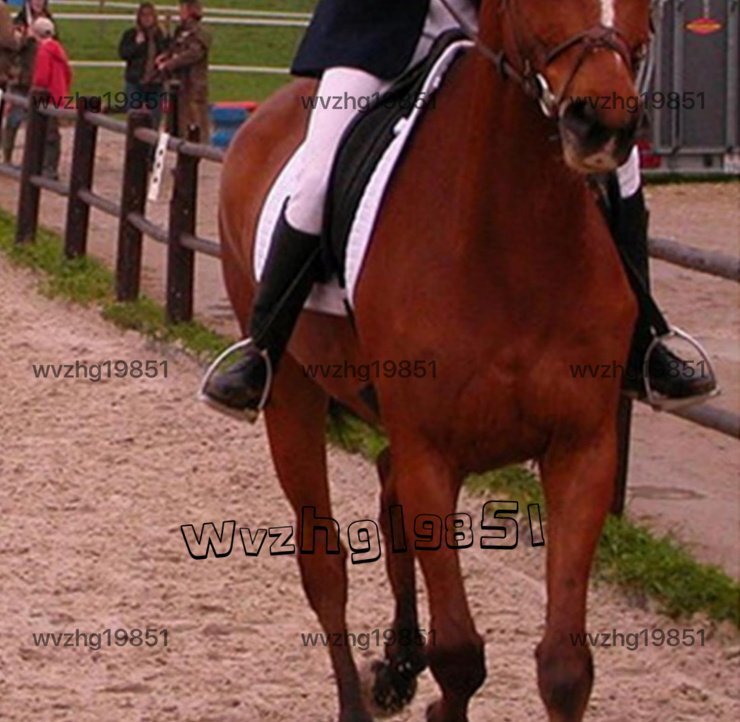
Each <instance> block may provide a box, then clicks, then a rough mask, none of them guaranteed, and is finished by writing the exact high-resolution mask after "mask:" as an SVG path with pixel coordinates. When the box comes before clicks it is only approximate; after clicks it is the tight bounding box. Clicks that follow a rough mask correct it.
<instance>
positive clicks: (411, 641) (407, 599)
mask: <svg viewBox="0 0 740 722" xmlns="http://www.w3.org/2000/svg"><path fill="white" fill-rule="evenodd" d="M377 468H378V476H379V477H380V481H381V485H382V492H381V499H380V501H381V511H380V527H381V529H382V530H383V540H384V542H385V561H386V570H387V572H388V578H389V579H390V583H391V588H392V589H393V597H394V599H395V602H396V609H395V618H394V620H393V626H392V627H391V629H390V630H389V631H390V635H389V637H386V639H387V643H386V646H385V660H383V661H375V662H373V663H372V665H371V667H370V669H369V680H368V698H369V702H370V706H371V711H374V712H375V713H376V714H379V715H387V714H395V713H396V712H400V711H401V710H402V709H403V708H404V707H405V706H406V705H408V704H409V703H410V702H411V700H412V699H413V698H414V694H416V678H417V677H418V675H419V674H420V673H421V672H422V671H423V670H424V669H425V668H426V666H427V661H426V655H425V654H424V648H423V641H422V637H421V634H420V632H419V615H418V611H417V606H416V571H415V568H414V552H413V546H409V545H408V544H407V545H406V551H400V550H399V549H397V548H395V543H398V541H399V540H398V538H397V537H398V536H400V535H399V533H398V532H399V530H398V529H396V531H395V534H394V531H393V530H392V528H391V527H392V525H393V524H396V525H398V523H399V522H400V520H401V518H402V517H401V515H400V514H398V513H395V514H394V518H395V521H394V518H392V517H391V510H392V509H394V507H395V512H398V511H399V510H400V509H401V508H402V507H401V504H400V501H399V499H398V495H397V492H396V487H395V484H394V482H393V477H392V476H391V453H390V449H389V448H386V449H385V450H384V451H383V452H382V453H381V455H380V456H379V457H378V461H377ZM394 542H395V543H394ZM384 637H385V634H384Z"/></svg>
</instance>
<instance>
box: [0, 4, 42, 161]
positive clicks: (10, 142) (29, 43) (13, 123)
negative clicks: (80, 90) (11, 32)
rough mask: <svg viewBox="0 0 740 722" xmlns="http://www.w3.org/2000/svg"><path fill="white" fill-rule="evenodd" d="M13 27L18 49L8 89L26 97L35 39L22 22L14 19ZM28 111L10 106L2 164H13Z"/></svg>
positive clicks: (30, 77) (29, 86)
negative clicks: (18, 137) (17, 142)
mask: <svg viewBox="0 0 740 722" xmlns="http://www.w3.org/2000/svg"><path fill="white" fill-rule="evenodd" d="M15 27H16V29H17V32H18V36H19V39H20V49H19V50H18V53H17V54H16V59H15V60H16V62H15V67H14V69H13V73H12V76H11V80H10V82H9V83H8V85H9V88H10V89H11V90H13V92H15V93H17V94H19V95H28V92H29V91H30V90H31V81H32V80H33V65H34V61H35V59H36V45H37V43H36V38H34V37H33V35H32V34H31V33H30V32H28V26H27V25H26V24H25V22H24V21H21V20H19V18H18V17H16V19H15ZM27 115H28V111H27V110H26V109H25V108H24V107H22V106H20V105H15V104H11V105H10V110H8V113H7V115H6V119H5V130H4V132H3V162H4V163H8V164H10V163H12V162H13V150H14V149H15V139H16V136H17V135H18V130H19V129H20V127H21V125H23V122H24V121H25V119H26V116H27Z"/></svg>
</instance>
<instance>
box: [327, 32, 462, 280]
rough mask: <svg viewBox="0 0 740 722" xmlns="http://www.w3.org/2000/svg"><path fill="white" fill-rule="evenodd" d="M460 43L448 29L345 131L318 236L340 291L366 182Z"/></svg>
mask: <svg viewBox="0 0 740 722" xmlns="http://www.w3.org/2000/svg"><path fill="white" fill-rule="evenodd" d="M466 39H467V38H466V36H465V34H464V33H463V32H462V31H460V30H448V31H447V32H445V33H443V34H442V35H440V37H439V38H438V39H437V40H436V42H435V43H434V45H433V46H432V49H431V50H430V52H429V55H427V57H426V58H425V59H424V60H422V61H421V62H420V63H418V64H417V65H415V66H414V67H412V68H410V69H409V70H408V71H407V72H406V73H405V74H404V75H402V76H401V77H400V78H399V79H398V80H397V81H396V82H395V83H394V84H393V86H391V88H390V89H389V90H388V91H386V92H385V93H384V94H383V95H381V96H380V97H379V98H378V99H377V100H376V101H375V102H374V103H373V104H371V105H370V106H369V107H368V108H367V109H366V110H364V111H362V112H361V113H360V114H359V115H358V116H357V118H355V120H354V121H353V122H352V123H351V124H350V126H349V127H348V128H347V130H346V132H345V134H344V136H343V138H342V141H341V144H340V147H339V150H338V151H337V156H336V159H335V163H334V168H333V170H332V174H331V178H330V181H329V191H328V193H327V198H326V206H325V209H326V212H325V214H324V219H325V221H324V224H325V225H324V230H323V233H322V244H323V251H324V253H323V257H324V263H325V266H326V270H327V272H328V275H329V276H336V277H337V278H338V279H339V283H340V285H341V286H342V287H344V286H345V283H346V279H345V270H344V269H345V261H346V255H347V244H348V241H349V238H350V233H351V231H352V226H353V224H354V222H355V218H356V216H357V210H358V207H359V205H360V202H361V201H362V198H363V195H364V194H365V191H366V189H367V187H368V185H369V183H370V179H371V177H372V175H373V173H374V172H375V170H376V169H377V168H378V165H379V164H380V162H381V160H382V158H383V156H384V155H385V153H386V151H387V150H388V148H389V146H390V145H391V143H393V141H394V140H395V138H396V137H397V134H398V133H397V129H398V126H399V122H401V121H403V120H405V119H408V118H409V116H410V115H411V114H412V112H413V111H414V110H416V109H418V110H420V111H422V112H423V111H425V110H426V109H427V107H433V103H434V96H433V93H429V92H427V91H425V90H424V88H425V85H426V81H427V79H428V78H429V77H430V75H431V73H432V72H433V70H434V68H435V67H436V66H437V63H438V61H439V59H440V58H441V57H442V55H444V53H445V51H446V50H447V49H448V48H449V47H450V46H451V45H453V44H454V43H458V42H460V41H461V40H466ZM435 89H436V88H435ZM400 160H401V159H400V158H399V159H398V160H397V162H400Z"/></svg>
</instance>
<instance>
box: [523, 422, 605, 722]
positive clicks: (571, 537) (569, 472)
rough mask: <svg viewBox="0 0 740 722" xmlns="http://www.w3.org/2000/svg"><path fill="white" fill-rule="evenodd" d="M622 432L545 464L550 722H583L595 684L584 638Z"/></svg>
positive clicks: (544, 648)
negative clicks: (593, 571) (590, 583)
mask: <svg viewBox="0 0 740 722" xmlns="http://www.w3.org/2000/svg"><path fill="white" fill-rule="evenodd" d="M615 473H616V429H615V424H613V423H609V424H607V425H605V427H604V428H603V429H602V430H601V432H599V433H597V436H596V438H589V439H587V440H584V441H583V443H580V444H579V446H578V447H577V448H576V447H574V446H573V444H572V442H571V443H569V444H567V445H562V446H558V445H557V444H555V445H553V447H551V450H550V451H549V452H548V454H547V456H546V457H545V459H543V463H542V481H543V485H544V488H545V497H546V500H547V513H548V525H547V529H548V533H547V542H546V548H547V624H546V629H545V634H544V637H543V638H542V641H541V642H540V644H539V645H538V647H537V653H536V657H537V674H538V681H539V688H540V695H541V697H542V701H543V702H544V704H545V707H546V708H547V712H548V714H549V716H550V720H551V722H579V721H580V720H581V719H582V718H583V715H584V713H585V711H586V706H587V705H588V699H589V696H590V694H591V687H592V685H593V678H594V672H593V661H592V657H591V650H590V649H589V648H588V646H587V645H585V644H583V643H582V642H579V641H578V640H579V639H580V640H582V639H583V637H581V636H580V635H582V634H583V633H584V632H585V623H586V596H587V593H588V579H589V573H590V571H591V562H592V560H593V555H594V551H595V549H596V545H597V543H598V541H599V536H600V535H601V530H602V527H603V525H604V519H605V518H606V514H607V511H608V509H609V505H610V502H611V499H612V489H613V484H614V478H615Z"/></svg>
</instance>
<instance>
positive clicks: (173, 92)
mask: <svg viewBox="0 0 740 722" xmlns="http://www.w3.org/2000/svg"><path fill="white" fill-rule="evenodd" d="M165 127H166V128H167V132H168V133H169V134H170V135H171V136H172V137H173V138H177V137H179V136H180V81H179V80H177V79H176V78H173V79H172V80H170V82H169V85H168V87H167V125H166V126H165Z"/></svg>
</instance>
